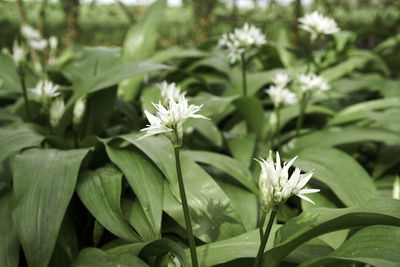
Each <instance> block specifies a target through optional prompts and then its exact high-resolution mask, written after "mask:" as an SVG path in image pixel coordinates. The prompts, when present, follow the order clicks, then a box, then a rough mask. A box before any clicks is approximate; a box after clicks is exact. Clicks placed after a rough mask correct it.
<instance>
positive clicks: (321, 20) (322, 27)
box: [299, 11, 340, 40]
mask: <svg viewBox="0 0 400 267" xmlns="http://www.w3.org/2000/svg"><path fill="white" fill-rule="evenodd" d="M299 22H300V28H301V29H303V30H305V31H308V32H309V33H310V34H311V40H315V39H316V38H317V37H318V36H320V35H328V34H335V33H338V32H339V31H340V29H339V27H338V26H337V25H336V22H335V20H333V19H331V18H328V17H325V16H323V15H321V14H319V13H318V11H314V12H313V13H310V14H306V15H305V16H304V17H302V18H299Z"/></svg>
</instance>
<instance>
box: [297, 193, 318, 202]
mask: <svg viewBox="0 0 400 267" xmlns="http://www.w3.org/2000/svg"><path fill="white" fill-rule="evenodd" d="M296 196H298V197H299V198H302V199H304V200H305V201H308V202H311V203H312V204H315V202H314V201H312V200H311V199H310V198H308V197H306V196H303V195H299V194H296Z"/></svg>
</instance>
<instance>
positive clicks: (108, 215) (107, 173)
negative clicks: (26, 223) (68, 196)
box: [76, 165, 141, 242]
mask: <svg viewBox="0 0 400 267" xmlns="http://www.w3.org/2000/svg"><path fill="white" fill-rule="evenodd" d="M121 187H122V173H121V172H120V171H118V170H117V169H116V168H115V167H113V166H112V165H107V166H105V167H103V168H100V169H97V170H96V171H89V170H86V171H84V172H83V173H82V174H81V176H80V178H79V180H78V184H77V186H76V191H77V192H78V195H79V197H80V199H81V200H82V202H83V204H84V205H85V206H86V208H87V209H88V210H89V211H90V213H91V214H92V215H93V216H94V217H95V218H96V219H97V220H98V221H99V222H100V223H101V224H102V225H103V226H104V227H105V228H107V229H108V230H109V231H110V232H111V233H113V234H115V235H116V236H118V237H120V238H122V239H125V240H128V241H131V242H137V241H140V240H141V238H140V237H139V236H138V235H137V234H136V233H135V232H134V231H133V230H132V229H131V228H130V226H129V224H128V223H127V221H126V220H125V218H124V215H123V214H122V210H121V205H120V199H121Z"/></svg>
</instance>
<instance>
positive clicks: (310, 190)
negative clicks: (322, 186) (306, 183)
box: [298, 188, 321, 195]
mask: <svg viewBox="0 0 400 267" xmlns="http://www.w3.org/2000/svg"><path fill="white" fill-rule="evenodd" d="M319 191H321V190H319V189H313V188H309V189H302V190H300V191H299V193H298V194H299V195H305V194H312V193H318V192H319Z"/></svg>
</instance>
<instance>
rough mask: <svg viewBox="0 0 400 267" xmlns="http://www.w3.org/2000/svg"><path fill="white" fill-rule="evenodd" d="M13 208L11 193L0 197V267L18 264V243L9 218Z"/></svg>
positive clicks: (15, 266)
mask: <svg viewBox="0 0 400 267" xmlns="http://www.w3.org/2000/svg"><path fill="white" fill-rule="evenodd" d="M14 206H15V199H14V195H13V193H12V192H9V193H8V194H6V195H4V196H2V197H0V236H1V239H0V266H3V267H17V266H18V262H19V241H18V237H17V232H16V231H15V227H14V223H13V221H12V217H11V212H12V209H13V207H14Z"/></svg>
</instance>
